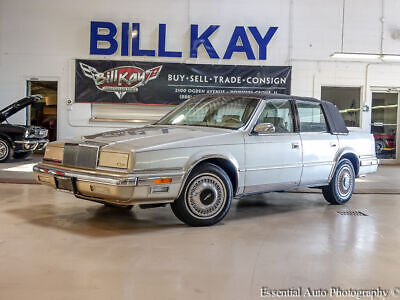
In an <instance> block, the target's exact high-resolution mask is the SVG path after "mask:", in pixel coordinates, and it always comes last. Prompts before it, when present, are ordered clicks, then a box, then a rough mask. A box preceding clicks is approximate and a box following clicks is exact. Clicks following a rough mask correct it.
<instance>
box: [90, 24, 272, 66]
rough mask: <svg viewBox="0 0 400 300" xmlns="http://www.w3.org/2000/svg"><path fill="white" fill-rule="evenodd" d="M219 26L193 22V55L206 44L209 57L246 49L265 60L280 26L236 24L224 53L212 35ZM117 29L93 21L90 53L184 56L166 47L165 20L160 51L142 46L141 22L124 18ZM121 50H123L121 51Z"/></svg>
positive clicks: (160, 28)
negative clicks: (203, 27)
mask: <svg viewBox="0 0 400 300" xmlns="http://www.w3.org/2000/svg"><path fill="white" fill-rule="evenodd" d="M219 27H220V25H209V26H208V27H207V28H206V29H205V30H199V25H198V24H191V25H190V42H189V45H188V47H189V52H190V57H191V58H196V57H197V51H198V49H199V47H201V46H203V47H204V49H205V50H206V52H207V54H208V56H209V57H210V58H215V59H219V58H222V59H231V58H232V55H233V54H234V53H244V54H245V55H246V57H247V59H249V60H255V59H259V60H266V59H267V48H268V44H269V43H270V42H271V40H272V38H273V37H274V35H275V33H276V32H277V30H278V27H267V28H262V29H261V30H260V29H259V28H257V27H256V26H246V27H245V26H236V27H235V28H234V29H233V31H232V35H231V36H230V38H229V37H227V47H226V50H225V51H224V53H218V52H217V51H216V49H215V48H214V46H213V44H212V42H211V40H210V38H211V37H212V36H213V35H215V34H216V31H217V30H218V28H219ZM246 29H247V30H248V31H246ZM117 32H118V28H117V25H116V24H114V23H112V22H98V21H92V22H91V23H90V54H92V55H113V54H120V55H121V56H159V57H182V49H166V39H167V25H166V24H158V48H157V51H156V50H155V49H142V48H141V46H140V23H132V24H131V23H125V22H123V23H122V24H121V29H120V34H119V35H118V34H117ZM168 34H173V33H168ZM251 38H252V39H254V41H255V42H256V45H257V46H256V47H254V48H255V49H254V48H253V47H252V46H251V43H250V39H251ZM119 51H120V53H118V52H119Z"/></svg>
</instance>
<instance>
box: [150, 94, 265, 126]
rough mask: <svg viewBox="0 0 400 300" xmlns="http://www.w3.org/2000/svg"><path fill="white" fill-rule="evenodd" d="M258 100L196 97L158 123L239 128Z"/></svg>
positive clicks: (247, 118)
mask: <svg viewBox="0 0 400 300" xmlns="http://www.w3.org/2000/svg"><path fill="white" fill-rule="evenodd" d="M258 101H259V99H257V98H249V97H241V96H208V97H204V98H200V99H199V98H198V97H194V98H192V99H190V100H188V101H186V102H185V103H184V104H183V105H180V106H178V107H177V108H175V109H174V110H173V111H171V112H170V113H169V114H167V115H166V116H165V117H163V118H162V119H161V120H160V121H158V122H157V123H156V124H157V125H188V126H206V127H220V128H229V129H238V128H240V127H242V126H243V125H244V124H246V123H247V121H248V120H249V118H250V116H251V115H252V113H253V112H254V109H255V108H256V106H257V104H258Z"/></svg>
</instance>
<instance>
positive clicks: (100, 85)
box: [80, 63, 162, 99]
mask: <svg viewBox="0 0 400 300" xmlns="http://www.w3.org/2000/svg"><path fill="white" fill-rule="evenodd" d="M80 66H81V68H82V71H83V74H85V76H86V77H89V78H91V79H93V81H94V84H95V85H96V88H97V89H99V90H100V91H104V92H111V93H115V94H116V95H117V97H118V99H122V97H124V96H125V94H126V93H136V92H137V91H138V88H139V87H141V86H144V85H145V84H147V83H148V82H149V81H150V80H153V79H156V78H157V77H158V75H159V74H160V72H161V68H162V66H158V67H154V68H151V69H148V70H143V69H141V68H139V67H135V66H122V67H116V68H112V69H109V70H106V71H104V72H99V71H97V70H96V69H95V68H94V67H92V66H89V65H87V64H84V63H80Z"/></svg>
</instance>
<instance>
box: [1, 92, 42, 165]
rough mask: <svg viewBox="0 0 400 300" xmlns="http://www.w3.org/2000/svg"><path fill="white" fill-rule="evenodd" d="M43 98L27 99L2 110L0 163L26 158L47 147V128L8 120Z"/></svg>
mask: <svg viewBox="0 0 400 300" xmlns="http://www.w3.org/2000/svg"><path fill="white" fill-rule="evenodd" d="M41 98H42V97H41V96H40V95H35V96H30V97H25V98H22V99H21V100H18V101H16V102H14V103H12V104H10V105H9V106H7V107H6V108H4V109H2V110H0V163H2V162H5V161H7V160H9V159H10V158H12V157H14V158H26V157H28V156H29V155H30V154H31V153H32V151H34V150H42V149H44V148H45V147H46V145H47V143H48V139H47V138H46V137H47V129H46V128H43V127H39V126H25V125H15V124H9V123H8V122H7V118H9V117H10V116H12V115H13V114H15V113H17V112H18V111H20V110H22V109H24V108H25V107H27V106H28V105H30V104H32V103H33V102H35V101H38V100H40V99H41Z"/></svg>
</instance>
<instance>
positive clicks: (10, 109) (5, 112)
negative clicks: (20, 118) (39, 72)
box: [0, 95, 42, 123]
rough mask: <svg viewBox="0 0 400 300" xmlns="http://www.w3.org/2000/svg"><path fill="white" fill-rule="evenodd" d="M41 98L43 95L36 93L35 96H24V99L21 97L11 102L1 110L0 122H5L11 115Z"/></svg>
mask: <svg viewBox="0 0 400 300" xmlns="http://www.w3.org/2000/svg"><path fill="white" fill-rule="evenodd" d="M40 99H42V96H40V95H35V96H29V97H25V98H22V99H20V100H18V101H15V102H13V103H11V104H10V105H8V106H7V107H5V108H3V109H2V110H0V123H1V122H4V121H5V120H7V118H9V117H10V116H12V115H14V114H16V113H17V112H19V111H20V110H21V109H24V108H25V107H27V106H28V105H30V104H32V103H34V102H36V101H38V100H40Z"/></svg>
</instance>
